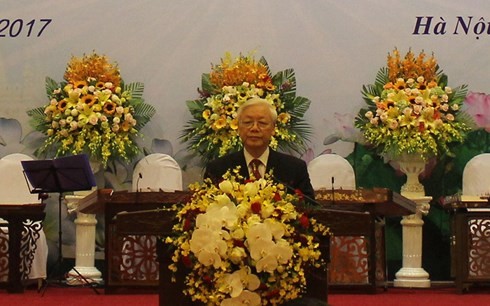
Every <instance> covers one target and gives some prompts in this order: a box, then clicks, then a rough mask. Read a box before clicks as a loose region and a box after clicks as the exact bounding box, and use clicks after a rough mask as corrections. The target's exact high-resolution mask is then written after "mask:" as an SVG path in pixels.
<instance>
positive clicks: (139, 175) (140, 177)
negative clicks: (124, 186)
mask: <svg viewBox="0 0 490 306" xmlns="http://www.w3.org/2000/svg"><path fill="white" fill-rule="evenodd" d="M142 178H143V174H141V172H140V173H138V179H136V192H140V188H139V185H140V179H142Z"/></svg>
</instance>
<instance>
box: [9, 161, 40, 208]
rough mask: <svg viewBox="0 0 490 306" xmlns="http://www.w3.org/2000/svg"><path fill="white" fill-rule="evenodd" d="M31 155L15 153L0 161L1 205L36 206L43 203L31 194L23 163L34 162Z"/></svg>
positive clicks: (35, 195)
mask: <svg viewBox="0 0 490 306" xmlns="http://www.w3.org/2000/svg"><path fill="white" fill-rule="evenodd" d="M32 159H33V158H32V157H30V156H29V155H26V154H22V153H13V154H9V155H6V156H4V157H3V158H2V159H0V173H1V175H0V204H2V205H5V204H7V205H8V204H12V205H19V204H35V203H40V202H41V201H40V200H39V198H38V195H37V194H32V193H30V190H29V185H28V183H27V180H26V178H25V176H24V169H23V168H22V164H21V161H23V160H32Z"/></svg>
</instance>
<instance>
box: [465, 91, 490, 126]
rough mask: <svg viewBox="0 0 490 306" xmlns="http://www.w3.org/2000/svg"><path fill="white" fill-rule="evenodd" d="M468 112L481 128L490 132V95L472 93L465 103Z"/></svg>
mask: <svg viewBox="0 0 490 306" xmlns="http://www.w3.org/2000/svg"><path fill="white" fill-rule="evenodd" d="M464 105H465V106H466V112H467V113H468V114H469V115H470V116H472V117H473V119H474V120H475V123H476V124H477V125H478V127H480V128H484V129H485V130H486V131H487V132H490V95H487V94H484V93H479V92H470V93H468V95H467V96H466V100H465V101H464Z"/></svg>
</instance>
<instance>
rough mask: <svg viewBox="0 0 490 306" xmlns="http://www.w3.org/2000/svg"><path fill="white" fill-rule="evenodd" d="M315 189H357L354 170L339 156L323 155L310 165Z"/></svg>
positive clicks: (309, 169) (309, 170)
mask: <svg viewBox="0 0 490 306" xmlns="http://www.w3.org/2000/svg"><path fill="white" fill-rule="evenodd" d="M308 173H309V175H310V180H311V185H312V186H313V189H315V190H319V189H323V188H325V189H332V188H335V189H347V190H354V189H356V176H355V174H354V168H352V166H351V165H350V164H349V162H348V161H347V160H346V159H345V158H343V157H342V156H340V155H337V154H322V155H320V156H318V157H315V158H314V159H313V160H311V161H310V162H309V163H308Z"/></svg>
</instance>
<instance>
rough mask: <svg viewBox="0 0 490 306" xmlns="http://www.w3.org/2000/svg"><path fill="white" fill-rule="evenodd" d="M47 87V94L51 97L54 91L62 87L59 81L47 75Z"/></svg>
mask: <svg viewBox="0 0 490 306" xmlns="http://www.w3.org/2000/svg"><path fill="white" fill-rule="evenodd" d="M45 88H46V94H47V96H48V97H51V96H52V95H53V91H55V90H56V89H58V88H60V84H59V83H58V82H56V81H55V80H53V79H52V78H50V77H46V84H45Z"/></svg>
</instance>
